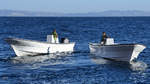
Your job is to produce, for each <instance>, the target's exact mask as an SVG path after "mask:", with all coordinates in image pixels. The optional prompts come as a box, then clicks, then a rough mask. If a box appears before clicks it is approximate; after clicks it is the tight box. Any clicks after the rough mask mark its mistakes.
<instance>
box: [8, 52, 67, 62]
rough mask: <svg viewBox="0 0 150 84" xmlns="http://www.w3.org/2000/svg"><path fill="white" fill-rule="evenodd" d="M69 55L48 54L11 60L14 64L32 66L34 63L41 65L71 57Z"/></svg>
mask: <svg viewBox="0 0 150 84" xmlns="http://www.w3.org/2000/svg"><path fill="white" fill-rule="evenodd" d="M69 55H70V54H69V53H55V54H47V55H37V56H20V57H14V58H11V62H12V63H14V64H18V63H22V64H32V63H41V62H45V61H47V60H51V61H52V60H53V61H54V60H59V59H61V58H63V57H65V56H69ZM51 64H54V63H51Z"/></svg>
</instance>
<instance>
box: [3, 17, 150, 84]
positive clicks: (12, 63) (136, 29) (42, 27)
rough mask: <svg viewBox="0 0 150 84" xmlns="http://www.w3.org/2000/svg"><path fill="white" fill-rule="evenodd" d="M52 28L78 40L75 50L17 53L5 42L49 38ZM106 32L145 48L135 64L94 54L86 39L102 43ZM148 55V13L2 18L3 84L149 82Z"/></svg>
mask: <svg viewBox="0 0 150 84" xmlns="http://www.w3.org/2000/svg"><path fill="white" fill-rule="evenodd" d="M53 29H56V30H57V33H58V34H59V38H62V37H67V38H69V40H70V41H72V42H76V46H75V52H74V53H72V54H49V55H43V56H42V55H41V56H33V57H29V56H24V57H16V56H15V53H14V52H13V50H12V48H11V47H10V46H9V45H8V44H7V43H6V42H5V41H4V39H5V38H7V37H17V38H24V39H31V40H39V41H45V40H46V35H48V34H51V32H52V31H53ZM102 32H106V33H107V35H108V36H109V37H112V38H114V39H115V42H117V43H139V44H144V45H146V46H147V48H146V49H145V50H144V51H143V52H142V53H141V54H140V55H139V57H138V59H137V62H135V63H131V64H129V63H125V62H115V61H110V60H106V59H103V58H100V57H95V56H93V55H91V54H90V53H89V47H88V43H89V42H99V41H100V39H101V34H102ZM149 56H150V17H0V84H150V67H149V66H150V57H149Z"/></svg>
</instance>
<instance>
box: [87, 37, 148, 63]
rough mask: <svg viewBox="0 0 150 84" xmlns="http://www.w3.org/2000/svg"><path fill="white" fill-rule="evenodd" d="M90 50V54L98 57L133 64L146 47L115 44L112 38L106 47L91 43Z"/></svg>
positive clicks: (107, 41)
mask: <svg viewBox="0 0 150 84" xmlns="http://www.w3.org/2000/svg"><path fill="white" fill-rule="evenodd" d="M89 48H90V52H91V53H92V54H95V55H96V56H100V57H103V58H107V59H113V60H117V61H127V62H131V61H133V60H134V59H136V58H137V57H138V55H139V54H140V52H142V51H143V50H144V49H145V48H146V46H144V45H141V44H115V43H114V40H113V39H112V38H108V39H107V40H106V44H105V45H102V44H100V43H90V44H89Z"/></svg>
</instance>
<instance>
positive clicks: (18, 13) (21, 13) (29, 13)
mask: <svg viewBox="0 0 150 84" xmlns="http://www.w3.org/2000/svg"><path fill="white" fill-rule="evenodd" d="M0 16H49V17H101V16H150V12H148V11H139V10H127V11H119V10H111V11H103V12H89V13H51V12H32V11H17V10H0Z"/></svg>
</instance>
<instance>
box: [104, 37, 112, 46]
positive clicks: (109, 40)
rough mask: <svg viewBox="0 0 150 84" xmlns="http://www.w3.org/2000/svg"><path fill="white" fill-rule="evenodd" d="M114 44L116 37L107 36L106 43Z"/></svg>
mask: <svg viewBox="0 0 150 84" xmlns="http://www.w3.org/2000/svg"><path fill="white" fill-rule="evenodd" d="M112 44H114V39H113V38H107V39H106V43H105V45H112Z"/></svg>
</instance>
